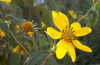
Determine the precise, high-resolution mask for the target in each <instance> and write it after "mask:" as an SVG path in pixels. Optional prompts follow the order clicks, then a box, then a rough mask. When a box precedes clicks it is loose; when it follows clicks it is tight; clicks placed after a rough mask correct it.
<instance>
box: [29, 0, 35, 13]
mask: <svg viewBox="0 0 100 65" xmlns="http://www.w3.org/2000/svg"><path fill="white" fill-rule="evenodd" d="M28 1H29V9H30V11H31V10H32V8H33V4H34V0H28Z"/></svg>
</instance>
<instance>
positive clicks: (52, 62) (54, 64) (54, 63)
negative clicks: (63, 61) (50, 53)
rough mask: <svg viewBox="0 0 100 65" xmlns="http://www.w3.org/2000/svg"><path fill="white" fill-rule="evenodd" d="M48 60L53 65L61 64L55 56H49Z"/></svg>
mask: <svg viewBox="0 0 100 65" xmlns="http://www.w3.org/2000/svg"><path fill="white" fill-rule="evenodd" d="M48 61H49V63H50V64H51V65H59V64H58V63H57V61H56V60H55V58H53V57H49V58H48Z"/></svg>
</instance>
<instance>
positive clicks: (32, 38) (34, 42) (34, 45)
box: [32, 36, 38, 52]
mask: <svg viewBox="0 0 100 65" xmlns="http://www.w3.org/2000/svg"><path fill="white" fill-rule="evenodd" d="M32 42H33V44H34V46H35V48H36V51H37V52H38V48H37V46H36V44H35V42H34V38H33V36H32Z"/></svg>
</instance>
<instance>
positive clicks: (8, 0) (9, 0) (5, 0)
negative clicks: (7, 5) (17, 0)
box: [0, 0, 11, 2]
mask: <svg viewBox="0 0 100 65" xmlns="http://www.w3.org/2000/svg"><path fill="white" fill-rule="evenodd" d="M0 1H4V2H11V0H0Z"/></svg>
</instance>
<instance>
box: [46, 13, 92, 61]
mask: <svg viewBox="0 0 100 65" xmlns="http://www.w3.org/2000/svg"><path fill="white" fill-rule="evenodd" d="M52 17H53V22H54V24H55V25H56V26H57V27H58V29H60V31H61V32H59V31H56V30H55V29H54V28H52V27H48V28H47V33H48V34H49V35H50V36H51V38H53V39H61V40H60V41H59V42H58V43H57V48H56V56H57V58H58V59H62V58H63V57H64V56H65V54H66V53H67V52H69V54H70V56H71V58H72V61H73V62H74V61H75V59H76V54H75V48H74V46H75V47H77V48H78V49H80V50H83V51H86V52H92V50H91V49H90V48H89V47H87V46H85V45H83V44H81V43H80V42H79V41H78V40H76V39H75V37H80V36H85V35H87V34H89V33H90V32H91V29H90V28H89V27H82V28H81V25H80V24H79V23H78V22H74V23H72V24H71V25H70V26H69V20H68V17H67V16H66V15H65V14H63V13H61V12H58V13H57V12H55V11H52ZM72 43H73V44H72ZM73 45H74V46H73Z"/></svg>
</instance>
